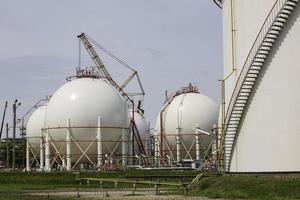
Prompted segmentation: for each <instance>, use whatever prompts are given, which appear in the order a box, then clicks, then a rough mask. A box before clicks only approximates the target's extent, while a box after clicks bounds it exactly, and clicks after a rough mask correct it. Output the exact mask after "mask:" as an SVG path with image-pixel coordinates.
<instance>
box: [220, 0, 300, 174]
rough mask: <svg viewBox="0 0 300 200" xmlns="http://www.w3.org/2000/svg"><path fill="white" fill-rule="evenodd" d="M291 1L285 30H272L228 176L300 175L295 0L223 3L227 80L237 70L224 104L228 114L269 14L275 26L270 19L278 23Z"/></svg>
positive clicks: (298, 11)
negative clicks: (279, 15) (236, 174)
mask: <svg viewBox="0 0 300 200" xmlns="http://www.w3.org/2000/svg"><path fill="white" fill-rule="evenodd" d="M286 2H288V3H290V5H291V7H292V9H290V10H286V11H285V13H286V14H287V15H284V18H285V19H284V21H285V23H283V25H282V26H281V25H280V26H281V27H280V29H279V30H280V31H279V32H278V33H277V31H273V32H272V33H273V34H274V33H275V34H276V37H275V39H274V43H273V44H272V46H271V47H270V48H269V47H266V48H264V49H265V50H267V51H268V54H267V55H266V58H265V59H264V63H263V65H262V66H263V67H262V69H261V70H260V71H259V74H258V78H257V79H256V81H255V83H254V87H253V89H252V91H251V93H250V96H249V98H248V101H247V104H246V107H245V109H244V110H243V116H242V118H241V121H240V122H239V125H238V126H239V128H238V131H237V134H236V135H237V136H236V138H235V142H234V146H233V147H232V148H231V149H228V150H227V152H230V151H231V152H232V153H231V159H230V160H229V163H228V167H229V169H228V170H227V171H228V172H295V171H296V172H299V171H300V160H299V159H297V157H298V155H299V153H300V146H299V144H298V141H299V140H300V130H299V127H298V123H297V122H298V121H299V120H300V106H298V105H299V101H300V93H299V92H298V89H299V85H300V79H299V74H300V68H299V55H298V54H299V53H298V52H299V51H300V39H299V35H300V17H299V15H300V5H299V3H298V4H296V6H294V5H293V4H294V3H295V1H288V0H282V1H276V0H268V1H261V0H251V1H242V0H223V3H222V4H223V5H222V7H223V8H222V14H223V48H224V53H223V55H224V73H225V74H224V78H226V77H227V76H228V75H229V74H230V73H231V71H232V67H233V65H235V68H236V70H235V71H234V72H233V75H231V76H230V77H229V78H227V80H226V81H225V95H226V97H225V102H226V110H227V109H228V104H229V102H230V98H231V96H232V91H233V89H234V87H235V85H236V83H237V80H238V77H239V75H240V72H241V70H242V68H243V66H244V63H245V61H246V58H247V56H248V54H249V52H250V50H251V47H252V45H253V44H254V41H255V40H256V38H257V36H258V34H259V32H260V30H261V28H262V26H263V24H264V22H265V21H266V18H267V17H268V14H269V13H271V16H272V17H270V18H269V19H268V20H267V22H268V23H272V22H273V21H271V20H270V19H272V20H276V19H277V18H276V16H278V14H279V12H280V10H281V6H282V5H284V3H286ZM274 5H275V6H274ZM272 8H273V9H272ZM282 16H283V15H282V14H281V17H282ZM278 21H279V20H278ZM282 21H283V20H282ZM279 24H280V23H279ZM263 30H265V33H267V32H268V31H269V30H268V29H263ZM269 41H272V39H269ZM260 46H261V45H260ZM258 47H259V46H258ZM258 47H257V48H258ZM233 54H234V56H232V55H233ZM234 63H235V64H234ZM228 155H229V154H228Z"/></svg>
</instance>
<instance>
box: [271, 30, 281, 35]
mask: <svg viewBox="0 0 300 200" xmlns="http://www.w3.org/2000/svg"><path fill="white" fill-rule="evenodd" d="M269 33H271V34H273V35H279V30H274V29H270V30H269Z"/></svg>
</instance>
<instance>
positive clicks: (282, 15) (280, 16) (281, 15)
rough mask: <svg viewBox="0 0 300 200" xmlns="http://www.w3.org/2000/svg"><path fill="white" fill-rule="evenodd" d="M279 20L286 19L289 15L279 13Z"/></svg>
mask: <svg viewBox="0 0 300 200" xmlns="http://www.w3.org/2000/svg"><path fill="white" fill-rule="evenodd" d="M278 17H279V18H284V19H288V18H289V15H287V14H285V13H279V15H278Z"/></svg>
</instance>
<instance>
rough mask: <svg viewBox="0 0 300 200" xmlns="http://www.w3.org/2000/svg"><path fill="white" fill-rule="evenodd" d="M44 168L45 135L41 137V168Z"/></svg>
mask: <svg viewBox="0 0 300 200" xmlns="http://www.w3.org/2000/svg"><path fill="white" fill-rule="evenodd" d="M43 168H44V149H43V136H42V137H41V138H40V169H41V170H43Z"/></svg>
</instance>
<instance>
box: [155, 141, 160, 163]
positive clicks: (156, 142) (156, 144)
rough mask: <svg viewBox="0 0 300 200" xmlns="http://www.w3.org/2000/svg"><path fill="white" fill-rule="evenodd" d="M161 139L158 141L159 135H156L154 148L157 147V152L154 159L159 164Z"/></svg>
mask: <svg viewBox="0 0 300 200" xmlns="http://www.w3.org/2000/svg"><path fill="white" fill-rule="evenodd" d="M158 145H159V141H158V136H154V148H155V153H154V159H155V164H156V165H157V166H159V164H160V162H159V146H158Z"/></svg>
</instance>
